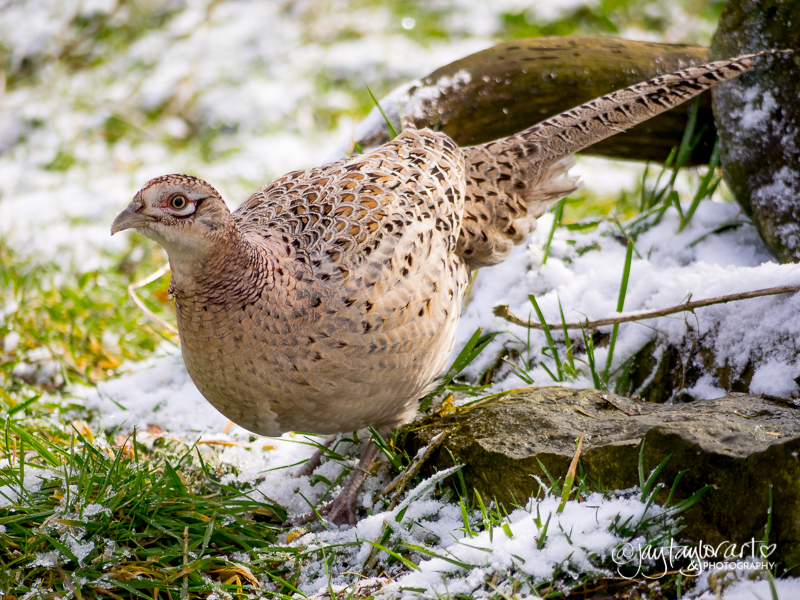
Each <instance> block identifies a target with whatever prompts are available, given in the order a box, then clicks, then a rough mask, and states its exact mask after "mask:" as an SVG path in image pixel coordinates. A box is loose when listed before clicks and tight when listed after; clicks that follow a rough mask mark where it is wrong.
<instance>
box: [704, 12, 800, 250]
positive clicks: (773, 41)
mask: <svg viewBox="0 0 800 600" xmlns="http://www.w3.org/2000/svg"><path fill="white" fill-rule="evenodd" d="M798 21H800V1H798V0H735V1H734V0H729V1H728V3H727V4H726V5H725V8H724V9H723V11H722V16H721V18H720V22H719V26H718V28H717V31H716V33H715V34H714V39H713V41H712V44H711V50H710V58H711V59H712V60H717V59H720V58H727V57H728V56H738V55H740V54H745V53H749V52H758V51H760V50H767V49H771V48H776V49H779V48H794V49H797V48H800V27H798V26H797V23H798ZM712 96H713V106H714V118H715V120H716V123H717V129H718V131H719V135H720V139H721V140H722V154H721V163H722V173H723V175H724V177H725V182H726V183H727V184H728V187H729V188H730V189H731V191H732V192H733V194H734V196H735V197H736V200H737V202H739V204H740V205H741V206H742V207H743V208H744V210H745V211H746V212H747V214H748V215H750V216H751V217H752V219H753V222H754V223H755V225H756V227H757V228H758V231H759V233H760V234H761V237H762V238H763V240H764V243H765V244H766V245H767V247H768V248H769V250H770V252H771V253H772V254H773V255H774V256H775V257H776V258H778V260H780V261H781V262H784V263H785V262H799V261H800V151H798V150H800V137H798V131H799V130H798V126H800V103H798V102H797V98H798V96H800V55H798V54H794V55H793V56H790V57H783V56H775V57H765V58H763V59H759V64H758V65H757V66H756V67H755V68H754V69H753V70H752V71H750V72H749V73H745V74H744V75H742V76H741V77H740V78H738V79H736V80H735V81H732V82H729V83H726V84H725V85H722V86H719V88H716V89H714V90H713V92H712Z"/></svg>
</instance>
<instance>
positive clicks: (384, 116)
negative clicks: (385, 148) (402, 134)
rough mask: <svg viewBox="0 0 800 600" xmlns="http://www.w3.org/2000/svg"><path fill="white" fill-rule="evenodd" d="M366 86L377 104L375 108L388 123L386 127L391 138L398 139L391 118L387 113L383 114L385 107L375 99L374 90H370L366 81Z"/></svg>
mask: <svg viewBox="0 0 800 600" xmlns="http://www.w3.org/2000/svg"><path fill="white" fill-rule="evenodd" d="M364 85H365V86H366V88H367V91H368V92H369V97H370V98H372V101H373V102H374V103H375V106H376V107H377V109H378V110H379V111H380V113H381V116H382V117H383V120H384V121H386V127H387V128H388V129H389V136H390V137H391V139H394V138H396V137H397V130H395V128H394V125H392V122H391V121H390V120H389V117H387V116H386V113H385V112H383V107H381V103H380V102H378V99H377V98H376V97H375V94H373V93H372V90H371V89H369V86H368V85H367V82H366V81H365V82H364Z"/></svg>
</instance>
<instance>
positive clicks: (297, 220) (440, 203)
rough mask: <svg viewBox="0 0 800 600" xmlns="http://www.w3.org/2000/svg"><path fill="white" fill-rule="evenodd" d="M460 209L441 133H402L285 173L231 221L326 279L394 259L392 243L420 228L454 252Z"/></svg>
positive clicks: (453, 149)
mask: <svg viewBox="0 0 800 600" xmlns="http://www.w3.org/2000/svg"><path fill="white" fill-rule="evenodd" d="M463 205H464V158H463V154H462V152H461V150H460V149H459V148H458V147H457V146H456V144H455V143H454V142H453V141H452V140H450V138H448V137H447V136H445V135H443V134H438V133H435V132H432V131H429V130H414V129H408V130H405V131H404V132H403V133H401V134H400V135H398V136H397V137H396V138H395V139H394V140H393V141H391V142H389V143H387V144H384V145H383V146H380V147H379V148H377V149H375V150H373V151H371V152H369V153H366V154H363V155H357V156H352V157H348V158H345V159H342V160H339V161H337V162H334V163H330V164H328V165H324V166H322V167H317V168H313V169H309V170H306V171H294V172H291V173H287V174H286V175H284V176H283V177H280V178H278V179H276V180H275V181H273V182H272V183H270V184H268V185H266V186H264V187H263V188H261V189H260V190H258V191H257V192H256V193H255V194H253V195H252V196H251V197H250V198H249V199H248V200H247V201H245V202H244V203H243V204H242V205H241V206H240V207H239V208H238V209H237V210H236V211H235V212H234V213H233V217H234V220H235V221H236V223H237V225H238V227H239V229H240V230H241V231H242V232H243V233H245V234H247V233H256V234H260V235H269V236H272V237H273V238H276V237H277V238H279V239H280V240H282V241H283V242H284V243H286V244H288V245H290V246H291V247H292V248H291V250H292V252H296V253H301V254H304V255H305V256H306V257H307V260H309V261H310V263H311V265H312V267H313V269H314V272H315V274H317V275H318V276H319V277H321V278H323V279H329V278H331V277H334V278H336V277H337V276H336V271H338V273H339V275H340V276H341V277H343V278H348V277H350V276H351V275H352V274H353V273H354V272H355V271H357V270H358V269H359V268H360V267H362V265H364V264H365V263H367V262H372V261H374V260H375V259H376V258H378V256H380V257H381V259H382V260H394V259H395V257H394V256H393V255H394V253H395V250H396V246H397V242H398V241H399V240H400V239H401V238H402V237H403V235H404V234H406V233H407V232H408V231H409V230H410V228H412V227H413V228H417V227H419V225H420V224H424V225H425V227H423V229H427V228H428V227H427V225H430V229H431V234H432V235H433V236H436V237H437V238H438V242H440V243H443V244H444V246H445V248H446V249H447V250H448V251H450V252H453V251H454V250H455V247H456V243H457V241H458V234H459V230H460V223H461V214H462V211H463ZM398 268H399V269H400V270H401V271H402V267H398Z"/></svg>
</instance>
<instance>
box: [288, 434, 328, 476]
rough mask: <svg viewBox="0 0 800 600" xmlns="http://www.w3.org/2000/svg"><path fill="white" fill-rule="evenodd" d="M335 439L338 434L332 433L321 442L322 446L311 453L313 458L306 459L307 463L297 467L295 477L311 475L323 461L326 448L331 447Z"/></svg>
mask: <svg viewBox="0 0 800 600" xmlns="http://www.w3.org/2000/svg"><path fill="white" fill-rule="evenodd" d="M335 440H336V435H332V436H330V437H329V438H328V439H327V440H325V441H324V442H322V443H321V444H320V446H321V447H320V448H317V451H316V452H314V454H312V455H311V458H309V459H308V460H307V461H306V464H304V465H303V466H302V467H300V468H299V469H297V471H296V472H295V474H294V476H293V477H294V478H295V479H297V478H298V477H307V476H308V475H311V474H312V473H313V472H314V469H316V468H317V467H318V466H319V465H320V463H321V462H322V457H323V456H324V455H325V450H327V449H328V448H330V447H331V444H333V442H334V441H335Z"/></svg>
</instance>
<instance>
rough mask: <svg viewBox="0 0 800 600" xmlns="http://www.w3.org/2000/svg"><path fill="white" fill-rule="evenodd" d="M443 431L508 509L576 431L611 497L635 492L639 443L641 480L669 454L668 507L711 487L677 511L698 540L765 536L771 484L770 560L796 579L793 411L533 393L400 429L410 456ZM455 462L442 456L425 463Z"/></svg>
mask: <svg viewBox="0 0 800 600" xmlns="http://www.w3.org/2000/svg"><path fill="white" fill-rule="evenodd" d="M444 429H451V430H452V432H451V433H450V435H449V437H448V439H447V441H446V442H445V444H444V446H445V447H447V448H448V449H449V450H450V452H452V455H453V457H454V458H455V459H456V461H458V462H459V463H462V464H464V465H465V468H464V470H463V474H464V477H465V479H466V484H467V487H468V489H472V488H473V487H474V488H475V489H477V490H478V491H479V492H480V493H481V495H482V496H483V497H484V498H494V499H496V500H497V501H498V502H500V503H502V504H504V505H505V506H506V508H507V509H509V508H511V506H513V505H514V504H515V503H521V502H522V501H524V499H526V498H528V497H530V496H535V495H537V494H538V493H539V492H540V489H539V484H538V483H537V481H536V479H535V478H534V476H536V477H539V478H540V479H541V480H543V481H547V477H546V475H545V473H544V471H543V470H542V468H541V467H540V465H539V461H541V464H542V465H544V467H545V468H546V469H547V471H548V472H549V473H550V474H551V475H552V476H553V477H559V478H562V479H563V477H564V475H565V474H566V472H567V469H568V467H569V463H570V460H571V459H572V456H573V455H574V453H575V442H576V439H577V437H578V436H580V435H581V434H585V439H584V442H583V451H582V453H581V459H580V460H581V466H582V467H583V469H584V470H585V472H586V474H587V476H588V477H589V478H590V480H591V481H593V482H595V483H596V484H597V485H598V486H602V488H603V489H609V490H614V489H624V488H629V487H632V486H636V485H638V484H639V476H638V461H639V452H640V448H641V444H642V442H644V453H643V464H644V469H645V474H648V473H650V472H651V471H652V470H653V469H654V468H655V467H656V466H658V464H659V463H660V462H661V461H662V460H663V459H664V458H665V457H666V456H667V455H671V459H670V460H669V462H668V463H667V465H666V467H665V468H664V470H663V471H662V472H661V474H660V476H659V478H658V481H660V482H663V483H664V484H665V486H666V488H665V489H662V490H661V492H659V495H658V496H657V501H659V502H664V501H665V499H666V495H667V493H668V491H669V489H670V488H671V486H672V483H673V481H674V480H675V478H676V476H678V473H679V472H681V471H683V470H686V469H688V471H687V472H686V473H685V474H684V475H683V477H682V478H681V479H680V482H679V484H678V486H677V488H676V490H675V495H674V496H673V502H675V501H679V500H682V499H685V498H688V497H690V496H691V495H692V494H693V493H695V492H696V491H698V490H699V489H700V488H702V487H703V486H705V485H711V486H713V487H712V489H711V490H710V491H709V492H708V493H707V494H706V495H705V496H704V497H703V499H702V500H701V501H700V502H699V503H698V504H696V505H694V506H693V507H691V508H690V509H688V510H687V511H686V512H684V513H683V515H682V516H683V522H684V524H685V525H686V529H685V530H684V531H683V532H682V534H681V535H682V536H684V537H686V538H688V539H689V540H690V541H692V542H694V543H697V542H699V541H700V540H703V541H705V542H708V543H711V544H718V543H721V542H734V543H737V544H742V543H744V542H747V541H749V540H750V539H751V538H755V539H756V540H760V539H762V538H763V537H764V527H765V525H766V522H767V513H768V507H769V486H770V485H772V496H773V519H772V530H771V533H770V538H769V539H770V543H773V542H774V543H777V544H778V546H777V551H776V552H775V554H774V555H772V556H771V557H770V560H779V561H780V562H782V563H783V565H784V566H786V567H788V568H793V567H794V573H795V574H799V573H800V568H798V567H797V565H800V408H797V407H795V406H794V405H792V404H788V403H781V402H777V401H771V400H769V399H766V398H764V397H761V396H753V395H748V394H731V395H729V396H726V397H725V398H720V399H717V400H697V401H694V402H690V403H686V404H675V405H664V404H653V403H646V402H641V401H635V400H631V399H628V398H624V397H621V396H616V395H614V394H610V393H604V392H599V391H597V390H571V389H567V388H559V387H547V388H537V389H530V390H526V391H521V392H519V393H516V394H511V395H508V396H505V397H503V398H502V399H495V400H490V401H488V402H486V403H483V404H478V405H475V407H473V408H470V409H462V410H461V412H459V413H456V414H454V415H450V416H446V417H441V416H437V417H428V418H426V419H424V420H423V421H422V422H419V421H417V422H415V423H413V424H412V425H410V426H408V428H407V433H406V436H405V448H406V451H407V452H408V453H409V455H414V454H415V453H416V452H417V451H418V450H419V448H421V447H423V446H425V445H427V444H428V443H429V442H430V440H431V439H432V438H433V437H434V436H435V435H436V434H437V433H439V432H441V431H442V430H444ZM452 465H453V461H452V459H451V457H450V454H449V453H448V452H447V451H446V450H444V449H440V450H439V451H437V452H435V453H433V454H432V456H431V459H430V461H429V464H428V467H427V468H429V469H430V470H440V469H444V468H447V467H450V466H452ZM773 557H775V558H773Z"/></svg>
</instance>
